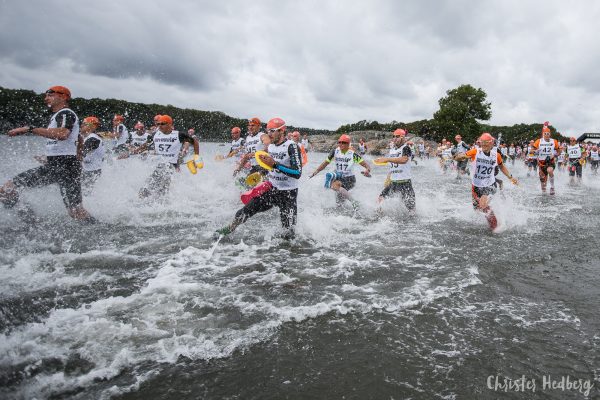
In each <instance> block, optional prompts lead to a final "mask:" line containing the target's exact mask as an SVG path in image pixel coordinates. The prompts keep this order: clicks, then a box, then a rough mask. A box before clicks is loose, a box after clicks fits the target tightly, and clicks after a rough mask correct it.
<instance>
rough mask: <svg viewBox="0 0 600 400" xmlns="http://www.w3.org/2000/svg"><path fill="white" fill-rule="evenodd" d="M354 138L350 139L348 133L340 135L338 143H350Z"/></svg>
mask: <svg viewBox="0 0 600 400" xmlns="http://www.w3.org/2000/svg"><path fill="white" fill-rule="evenodd" d="M351 141H352V140H351V139H350V136H348V135H346V134H345V133H344V134H343V135H342V136H340V138H339V139H338V143H339V142H346V143H350V142H351Z"/></svg>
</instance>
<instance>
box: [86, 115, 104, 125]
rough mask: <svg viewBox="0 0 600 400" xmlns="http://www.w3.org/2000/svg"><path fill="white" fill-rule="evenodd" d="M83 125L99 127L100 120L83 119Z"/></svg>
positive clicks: (93, 118)
mask: <svg viewBox="0 0 600 400" xmlns="http://www.w3.org/2000/svg"><path fill="white" fill-rule="evenodd" d="M83 123H84V124H92V125H96V126H99V125H100V120H98V118H96V117H85V118H84V119H83Z"/></svg>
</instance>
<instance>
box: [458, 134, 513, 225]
mask: <svg viewBox="0 0 600 400" xmlns="http://www.w3.org/2000/svg"><path fill="white" fill-rule="evenodd" d="M479 142H480V147H474V148H472V149H470V150H469V151H467V152H466V153H465V154H460V155H457V156H456V157H455V158H456V160H457V161H458V160H466V159H471V162H472V173H471V183H472V184H471V195H472V196H473V208H475V209H476V210H479V211H481V212H483V213H484V214H485V218H486V219H487V221H488V224H489V226H490V228H491V229H492V230H493V229H496V227H497V226H498V220H497V219H496V215H495V214H494V211H492V209H491V208H490V206H489V203H490V197H491V196H492V195H493V194H494V193H496V188H495V182H496V178H495V176H494V170H495V169H496V167H499V169H500V171H502V173H503V174H504V175H506V177H507V178H508V179H510V181H511V182H512V183H513V184H515V185H516V184H517V179H516V178H513V176H512V175H511V174H510V172H508V169H507V168H506V166H505V165H504V163H503V162H502V155H501V154H500V152H499V151H498V148H497V147H494V137H493V136H492V135H490V134H489V133H484V134H482V135H481V136H480V137H479Z"/></svg>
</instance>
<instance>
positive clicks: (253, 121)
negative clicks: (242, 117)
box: [248, 117, 260, 126]
mask: <svg viewBox="0 0 600 400" xmlns="http://www.w3.org/2000/svg"><path fill="white" fill-rule="evenodd" d="M248 125H258V126H260V119H258V118H256V117H254V118H250V119H249V120H248Z"/></svg>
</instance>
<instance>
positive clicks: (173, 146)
mask: <svg viewBox="0 0 600 400" xmlns="http://www.w3.org/2000/svg"><path fill="white" fill-rule="evenodd" d="M157 121H158V122H157V125H158V130H157V131H156V133H155V134H154V136H152V137H148V142H146V143H145V144H143V145H141V146H140V147H137V148H135V149H133V150H132V151H131V154H138V153H142V152H144V151H146V150H147V149H148V148H149V147H150V146H151V145H154V150H155V151H156V154H157V155H158V156H160V158H159V161H158V164H157V166H156V167H155V169H154V171H153V172H152V175H150V177H149V178H148V180H147V181H146V185H145V186H144V187H143V188H142V189H141V190H140V192H139V196H140V198H147V197H150V196H164V195H165V194H166V193H167V192H168V191H169V186H170V185H171V177H172V175H173V172H174V171H176V170H179V156H180V153H181V152H182V150H183V144H184V143H190V144H192V145H193V146H194V162H196V161H197V160H199V158H200V155H199V148H198V147H199V146H198V139H197V138H196V137H192V136H190V135H188V134H187V133H184V132H179V131H176V130H174V129H173V119H172V118H171V117H170V116H168V115H161V116H159V117H158V118H157ZM127 156H128V154H127V153H125V154H123V155H122V156H121V158H125V157H127Z"/></svg>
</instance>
